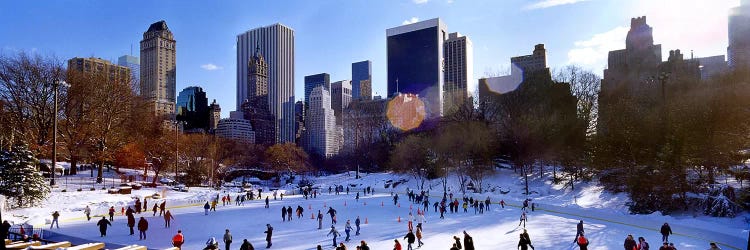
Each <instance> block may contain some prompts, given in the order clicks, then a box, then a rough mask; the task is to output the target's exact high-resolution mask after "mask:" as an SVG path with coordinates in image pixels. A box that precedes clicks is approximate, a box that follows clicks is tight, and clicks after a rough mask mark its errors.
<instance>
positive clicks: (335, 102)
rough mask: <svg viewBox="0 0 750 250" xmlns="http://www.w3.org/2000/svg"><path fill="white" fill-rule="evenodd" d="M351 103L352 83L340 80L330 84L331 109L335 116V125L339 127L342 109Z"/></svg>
mask: <svg viewBox="0 0 750 250" xmlns="http://www.w3.org/2000/svg"><path fill="white" fill-rule="evenodd" d="M350 102H352V82H351V81H349V80H342V81H338V82H334V83H331V108H332V109H333V113H334V114H335V115H336V125H341V123H342V121H343V120H342V116H343V114H344V109H345V108H346V107H348V106H349V103H350Z"/></svg>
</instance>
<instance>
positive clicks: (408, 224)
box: [406, 212, 414, 231]
mask: <svg viewBox="0 0 750 250" xmlns="http://www.w3.org/2000/svg"><path fill="white" fill-rule="evenodd" d="M406 229H408V230H409V231H412V230H414V215H412V214H411V212H409V220H408V221H406Z"/></svg>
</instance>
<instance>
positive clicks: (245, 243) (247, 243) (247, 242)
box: [240, 239, 255, 250]
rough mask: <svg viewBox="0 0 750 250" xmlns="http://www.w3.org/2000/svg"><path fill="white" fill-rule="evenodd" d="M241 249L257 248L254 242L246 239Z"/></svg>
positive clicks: (250, 249)
mask: <svg viewBox="0 0 750 250" xmlns="http://www.w3.org/2000/svg"><path fill="white" fill-rule="evenodd" d="M240 250H255V248H254V247H253V244H250V242H249V241H247V239H244V240H243V241H242V245H241V246H240Z"/></svg>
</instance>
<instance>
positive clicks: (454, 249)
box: [450, 243, 460, 250]
mask: <svg viewBox="0 0 750 250" xmlns="http://www.w3.org/2000/svg"><path fill="white" fill-rule="evenodd" d="M450 250H460V248H458V246H456V243H453V247H451V249H450Z"/></svg>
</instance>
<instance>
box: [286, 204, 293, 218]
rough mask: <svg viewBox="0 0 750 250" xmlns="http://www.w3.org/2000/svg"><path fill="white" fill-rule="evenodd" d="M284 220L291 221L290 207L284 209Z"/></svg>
mask: <svg viewBox="0 0 750 250" xmlns="http://www.w3.org/2000/svg"><path fill="white" fill-rule="evenodd" d="M286 220H288V221H292V206H289V207H287V208H286Z"/></svg>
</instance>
